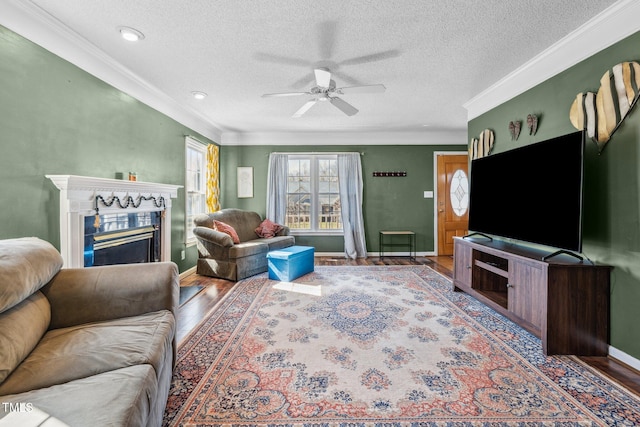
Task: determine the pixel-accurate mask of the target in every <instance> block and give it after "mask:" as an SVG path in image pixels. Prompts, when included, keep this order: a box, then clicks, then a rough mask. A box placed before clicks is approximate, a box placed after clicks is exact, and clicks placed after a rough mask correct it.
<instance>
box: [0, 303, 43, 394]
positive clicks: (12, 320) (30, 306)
mask: <svg viewBox="0 0 640 427" xmlns="http://www.w3.org/2000/svg"><path fill="white" fill-rule="evenodd" d="M50 321H51V308H50V307H49V301H48V300H47V299H46V298H45V296H44V295H43V294H42V292H39V291H38V292H36V293H35V294H33V295H31V296H30V297H29V298H27V299H26V300H24V301H22V302H21V303H20V304H18V305H16V306H14V307H12V308H11V309H9V310H7V311H5V312H4V313H2V314H0V383H2V382H3V381H4V380H5V379H6V378H7V377H8V376H9V374H10V373H11V372H13V370H14V369H16V367H17V366H18V365H19V364H20V363H21V362H22V361H23V360H24V359H25V358H26V357H27V356H28V355H29V353H31V351H32V350H33V349H34V348H35V347H36V345H37V344H38V342H39V341H40V339H41V338H42V336H43V335H44V333H45V332H46V331H47V329H48V328H49V322H50Z"/></svg>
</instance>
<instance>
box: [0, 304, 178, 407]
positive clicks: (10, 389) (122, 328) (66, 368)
mask: <svg viewBox="0 0 640 427" xmlns="http://www.w3.org/2000/svg"><path fill="white" fill-rule="evenodd" d="M174 333H175V320H174V317H173V316H172V314H171V312H169V311H167V310H161V311H156V312H152V313H147V314H143V315H140V316H133V317H126V318H122V319H117V320H109V321H104V322H94V323H87V324H84V325H79V326H72V327H68V328H61V329H54V330H51V331H49V332H47V333H46V334H45V335H44V337H43V338H42V340H41V341H40V343H39V344H38V345H37V346H36V348H35V349H34V350H33V351H32V352H31V354H30V355H29V356H28V357H27V358H26V359H25V360H24V361H23V362H22V364H20V366H18V367H17V368H16V370H15V371H13V373H12V374H11V375H9V377H8V378H7V379H6V380H5V381H4V382H3V383H2V384H0V395H3V394H15V393H22V392H25V391H29V390H33V389H38V388H42V387H49V386H52V385H54V384H61V383H64V382H67V381H73V380H76V379H80V378H85V377H89V376H91V375H96V374H100V373H103V372H107V371H112V370H114V369H118V368H124V367H127V366H133V365H140V364H143V363H148V364H150V365H152V366H153V367H154V368H155V369H156V370H157V371H158V372H159V371H160V368H161V365H162V363H163V361H164V357H165V354H166V352H171V345H172V340H173V335H174Z"/></svg>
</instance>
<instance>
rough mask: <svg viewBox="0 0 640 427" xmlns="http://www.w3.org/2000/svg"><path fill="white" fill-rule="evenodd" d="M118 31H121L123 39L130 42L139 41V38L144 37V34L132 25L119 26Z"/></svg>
mask: <svg viewBox="0 0 640 427" xmlns="http://www.w3.org/2000/svg"><path fill="white" fill-rule="evenodd" d="M118 31H120V35H121V36H122V38H123V39H125V40H127V41H130V42H137V41H138V40H142V39H144V34H142V33H141V32H140V31H138V30H136V29H135V28H131V27H118Z"/></svg>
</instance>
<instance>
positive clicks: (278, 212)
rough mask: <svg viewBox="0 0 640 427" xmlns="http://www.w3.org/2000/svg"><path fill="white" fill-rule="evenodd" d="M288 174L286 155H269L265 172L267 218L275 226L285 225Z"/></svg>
mask: <svg viewBox="0 0 640 427" xmlns="http://www.w3.org/2000/svg"><path fill="white" fill-rule="evenodd" d="M288 174H289V161H288V158H287V155H286V154H279V153H271V154H270V155H269V170H268V172H267V218H269V219H270V220H271V221H273V222H275V223H277V224H284V223H285V215H286V213H287V175H288Z"/></svg>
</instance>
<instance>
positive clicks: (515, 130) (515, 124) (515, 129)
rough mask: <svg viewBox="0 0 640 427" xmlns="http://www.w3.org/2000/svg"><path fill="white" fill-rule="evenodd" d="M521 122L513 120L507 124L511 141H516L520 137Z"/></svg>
mask: <svg viewBox="0 0 640 427" xmlns="http://www.w3.org/2000/svg"><path fill="white" fill-rule="evenodd" d="M521 126H522V122H521V121H520V120H514V121H512V122H509V133H510V134H511V140H512V141H516V140H517V139H518V137H519V136H520V127H521Z"/></svg>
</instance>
